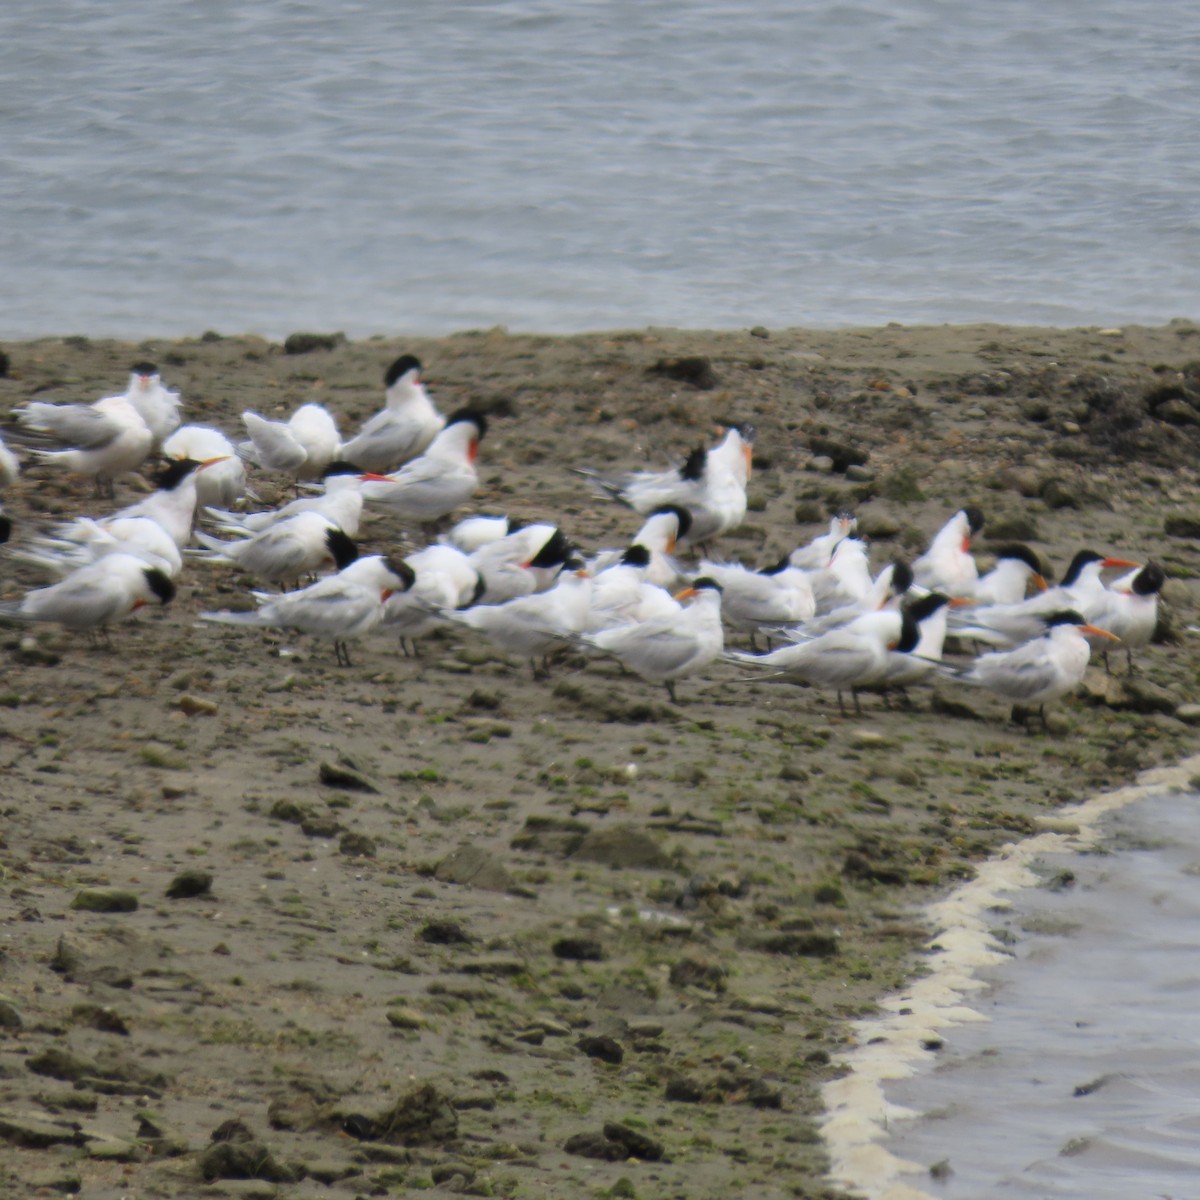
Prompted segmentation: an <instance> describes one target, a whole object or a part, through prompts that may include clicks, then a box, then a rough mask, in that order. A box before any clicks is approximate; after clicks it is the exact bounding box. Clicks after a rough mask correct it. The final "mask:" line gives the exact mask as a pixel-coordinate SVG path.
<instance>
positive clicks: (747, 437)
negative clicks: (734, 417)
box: [734, 421, 758, 446]
mask: <svg viewBox="0 0 1200 1200" xmlns="http://www.w3.org/2000/svg"><path fill="white" fill-rule="evenodd" d="M734 428H735V429H736V430H737V431H738V433H739V434H740V435H741V438H742V441H743V442H745V443H746V445H747V446H753V445H754V439H755V438H756V437H758V430H757V429H755V427H754V426H753V425H751V424H750V422H749V421H743V422H742V423H741V424H740V425H735V426H734Z"/></svg>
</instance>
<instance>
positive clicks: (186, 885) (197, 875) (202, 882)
mask: <svg viewBox="0 0 1200 1200" xmlns="http://www.w3.org/2000/svg"><path fill="white" fill-rule="evenodd" d="M212 883H213V877H212V876H211V875H210V874H209V873H208V872H207V871H192V870H189V871H180V873H179V874H178V875H176V876H175V878H174V879H172V880H171V882H170V883H169V884H168V885H167V899H168V900H190V899H191V898H192V897H194V896H207V895H210V894H211V892H212Z"/></svg>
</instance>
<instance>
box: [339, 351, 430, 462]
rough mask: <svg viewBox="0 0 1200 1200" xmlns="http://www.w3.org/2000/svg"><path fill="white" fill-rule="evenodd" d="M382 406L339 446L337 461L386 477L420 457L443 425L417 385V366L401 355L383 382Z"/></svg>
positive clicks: (414, 361) (422, 389)
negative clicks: (338, 458)
mask: <svg viewBox="0 0 1200 1200" xmlns="http://www.w3.org/2000/svg"><path fill="white" fill-rule="evenodd" d="M383 384H384V388H385V389H386V391H385V393H384V397H385V398H384V406H383V409H382V410H381V411H380V412H377V413H376V414H375V415H374V416H373V417H371V419H370V420H369V421H367V422H366V423H365V424H364V425H363V427H362V429H360V430H359V431H358V433H357V434H355V436H354V437H352V438H351V439H350V440H349V441H348V442H346V443H345V444H344V445H343V446H342V451H341V457H342V458H344V459H345V460H346V461H347V462H352V463H353V464H354V465H355V466H356V467H358V468H359V470H361V471H370V472H373V473H375V474H387V473H388V472H389V471H395V470H396V469H397V468H398V467H401V466H403V465H404V464H405V463H406V462H408V461H409V460H410V459H412V458H416V456H417V455H418V454H420V453H422V452H423V451H424V450H425V449H426V448H427V447H428V446H429V443H430V442H432V441H433V439H434V438H435V437H437V435H438V434H439V433H441V431H442V429H443V428H444V427H445V425H446V418H445V417H443V416H442V414H441V413H440V412H438V410H437V409H436V408H435V407H434V404H433V401H432V400H430V399H429V393H428V392H426V390H425V387H424V385H423V384H422V383H421V362H420V360H419V359H417V358H415V357H414V356H413V355H411V354H403V355H401V356H400V357H399V358H398V359H396V361H395V362H394V363H392V365H391V366H390V367H388V369H387V374H386V375H385V376H384V380H383Z"/></svg>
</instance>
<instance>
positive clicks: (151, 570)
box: [142, 567, 175, 604]
mask: <svg viewBox="0 0 1200 1200" xmlns="http://www.w3.org/2000/svg"><path fill="white" fill-rule="evenodd" d="M142 574H143V575H145V577H146V583H147V584H148V585H149V588H150V590H151V591H152V592H153V593H154V594H155V595H156V596H157V597H158V602H159V603H160V604H170V603H171V601H172V600H174V599H175V583H174V581H173V580H172V579H171V577H170V576H169V575H168V574H167V573H166V572H165V571H160V570H159V569H158V567H147V568H146V569H145V570H144V571H143V572H142Z"/></svg>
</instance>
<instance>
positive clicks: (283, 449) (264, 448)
mask: <svg viewBox="0 0 1200 1200" xmlns="http://www.w3.org/2000/svg"><path fill="white" fill-rule="evenodd" d="M242 420H243V421H244V422H245V425H246V432H247V433H248V434H249V435H250V440H251V442H253V443H254V457H255V458H256V459H257V460H258V462H259V464H260V465H261V466H263V467H266V468H267V470H269V471H294V470H296V468H297V467H300V466H303V465H304V463H305V461H306V460H307V459H308V451H307V450H305V448H304V447H303V446H302V445H300V443H299V442H298V441H297V440H296V439H295V438H294V437H293V436H292V433H291V430H289V429H288V427H287V426H286V425H284V424H282V423H281V422H279V421H268V420H266V419H265V418H264V417H260V416H259V415H258V413H256V412H244V413H242Z"/></svg>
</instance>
